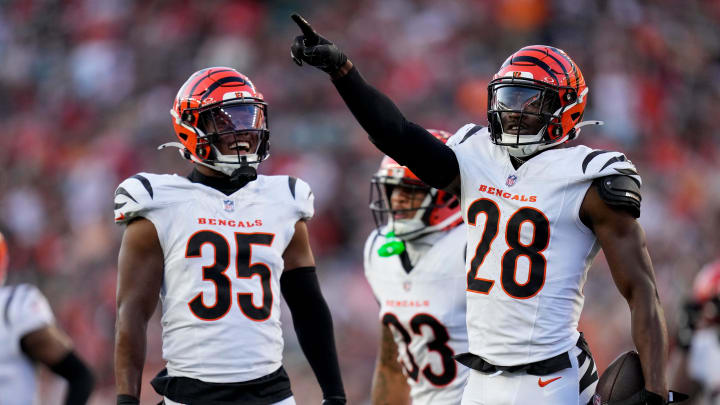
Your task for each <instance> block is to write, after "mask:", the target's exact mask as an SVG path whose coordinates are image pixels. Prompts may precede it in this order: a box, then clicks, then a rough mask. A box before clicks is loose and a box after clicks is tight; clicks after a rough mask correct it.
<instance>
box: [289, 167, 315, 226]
mask: <svg viewBox="0 0 720 405" xmlns="http://www.w3.org/2000/svg"><path fill="white" fill-rule="evenodd" d="M288 188H289V190H290V195H291V196H292V198H293V200H294V201H295V204H296V205H297V207H298V210H299V212H300V217H301V218H302V219H310V218H312V216H313V214H314V213H315V207H314V206H313V203H314V201H315V196H314V195H313V192H312V190H311V189H310V186H309V185H308V184H307V183H306V182H304V181H303V180H302V179H298V178H296V177H293V176H288Z"/></svg>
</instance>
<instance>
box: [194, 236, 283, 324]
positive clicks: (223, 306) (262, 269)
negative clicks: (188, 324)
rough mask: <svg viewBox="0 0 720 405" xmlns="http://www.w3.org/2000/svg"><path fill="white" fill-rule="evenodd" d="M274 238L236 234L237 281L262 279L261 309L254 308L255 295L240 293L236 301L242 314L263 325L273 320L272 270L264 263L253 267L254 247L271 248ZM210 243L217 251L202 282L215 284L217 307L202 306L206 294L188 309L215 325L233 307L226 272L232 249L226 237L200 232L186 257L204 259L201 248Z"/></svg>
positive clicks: (201, 295)
mask: <svg viewBox="0 0 720 405" xmlns="http://www.w3.org/2000/svg"><path fill="white" fill-rule="evenodd" d="M274 237H275V235H273V234H271V233H240V232H236V233H235V243H236V244H237V255H236V256H235V268H236V270H237V277H238V278H251V277H253V276H255V275H257V276H259V277H260V284H261V285H262V305H261V306H259V307H258V306H255V304H253V299H252V298H253V297H252V296H253V294H252V293H238V294H237V300H238V305H239V306H240V310H241V311H242V313H243V314H245V316H246V317H248V318H249V319H250V320H253V321H258V322H259V321H264V320H266V319H268V318H269V317H270V311H271V309H272V303H273V296H272V290H271V289H270V275H271V274H270V268H269V267H268V266H267V265H266V264H264V263H251V262H250V260H251V258H250V256H251V254H252V245H264V246H270V245H271V244H272V242H273V239H274ZM206 243H209V244H210V245H212V246H213V249H215V263H213V264H212V265H211V266H203V280H207V281H211V282H213V283H214V284H215V304H214V305H212V306H207V305H205V303H204V302H203V293H202V292H200V293H198V294H197V295H196V296H195V297H194V298H193V299H192V300H190V302H189V303H188V306H189V307H190V311H192V313H193V314H195V316H197V317H198V318H200V319H203V320H205V321H215V320H218V319H220V318H222V317H223V316H225V314H227V312H228V311H229V310H230V306H231V304H232V297H231V296H232V291H231V290H232V288H231V286H232V283H231V282H230V278H229V277H228V276H227V275H226V274H225V271H226V270H227V269H228V266H229V265H230V245H229V243H228V241H227V240H226V239H225V237H224V236H222V235H221V234H219V233H217V232H213V231H198V232H196V233H195V234H193V235H192V236H191V237H190V239H189V240H188V243H187V249H186V250H185V257H200V256H202V252H201V251H202V246H203V245H204V244H206Z"/></svg>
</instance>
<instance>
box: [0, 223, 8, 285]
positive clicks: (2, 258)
mask: <svg viewBox="0 0 720 405" xmlns="http://www.w3.org/2000/svg"><path fill="white" fill-rule="evenodd" d="M9 262H10V257H9V254H8V245H7V242H6V241H5V237H4V236H3V234H2V233H0V286H1V285H3V284H4V283H5V276H7V269H8V264H9Z"/></svg>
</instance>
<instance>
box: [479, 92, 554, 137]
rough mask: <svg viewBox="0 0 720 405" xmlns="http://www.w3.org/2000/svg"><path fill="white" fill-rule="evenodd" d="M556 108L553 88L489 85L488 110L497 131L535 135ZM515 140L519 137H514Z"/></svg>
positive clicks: (551, 116)
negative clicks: (493, 117)
mask: <svg viewBox="0 0 720 405" xmlns="http://www.w3.org/2000/svg"><path fill="white" fill-rule="evenodd" d="M559 108H560V99H559V97H558V95H557V92H556V91H555V90H551V89H547V88H541V87H535V86H518V85H499V86H496V87H494V88H493V91H492V95H491V98H490V111H489V112H490V113H491V114H494V115H495V116H496V117H497V121H496V123H497V124H501V128H497V129H498V130H499V132H501V133H507V134H514V135H537V134H538V133H539V132H540V131H541V130H543V128H544V127H545V126H547V125H548V124H549V123H550V122H551V120H552V119H553V118H557V117H555V115H554V113H556V112H558V110H559ZM517 140H518V141H519V138H517Z"/></svg>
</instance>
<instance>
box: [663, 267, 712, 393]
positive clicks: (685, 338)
mask: <svg viewBox="0 0 720 405" xmlns="http://www.w3.org/2000/svg"><path fill="white" fill-rule="evenodd" d="M692 292H693V294H692V298H691V299H690V300H688V302H687V303H686V304H685V306H684V308H683V310H684V311H683V315H684V318H683V322H681V325H680V328H679V331H678V343H679V349H678V350H676V351H675V352H674V353H673V357H674V358H673V360H674V361H673V365H674V366H675V368H676V369H675V370H674V371H675V372H674V374H675V375H674V378H673V383H674V384H675V385H677V386H678V388H681V389H684V390H687V392H690V393H692V394H693V395H692V396H693V397H694V398H693V402H692V403H693V404H707V405H720V367H718V364H720V260H716V261H714V262H712V263H709V264H707V265H705V266H704V267H703V268H702V269H701V270H700V272H699V273H698V274H697V276H696V277H695V282H694V283H693V291H692Z"/></svg>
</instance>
